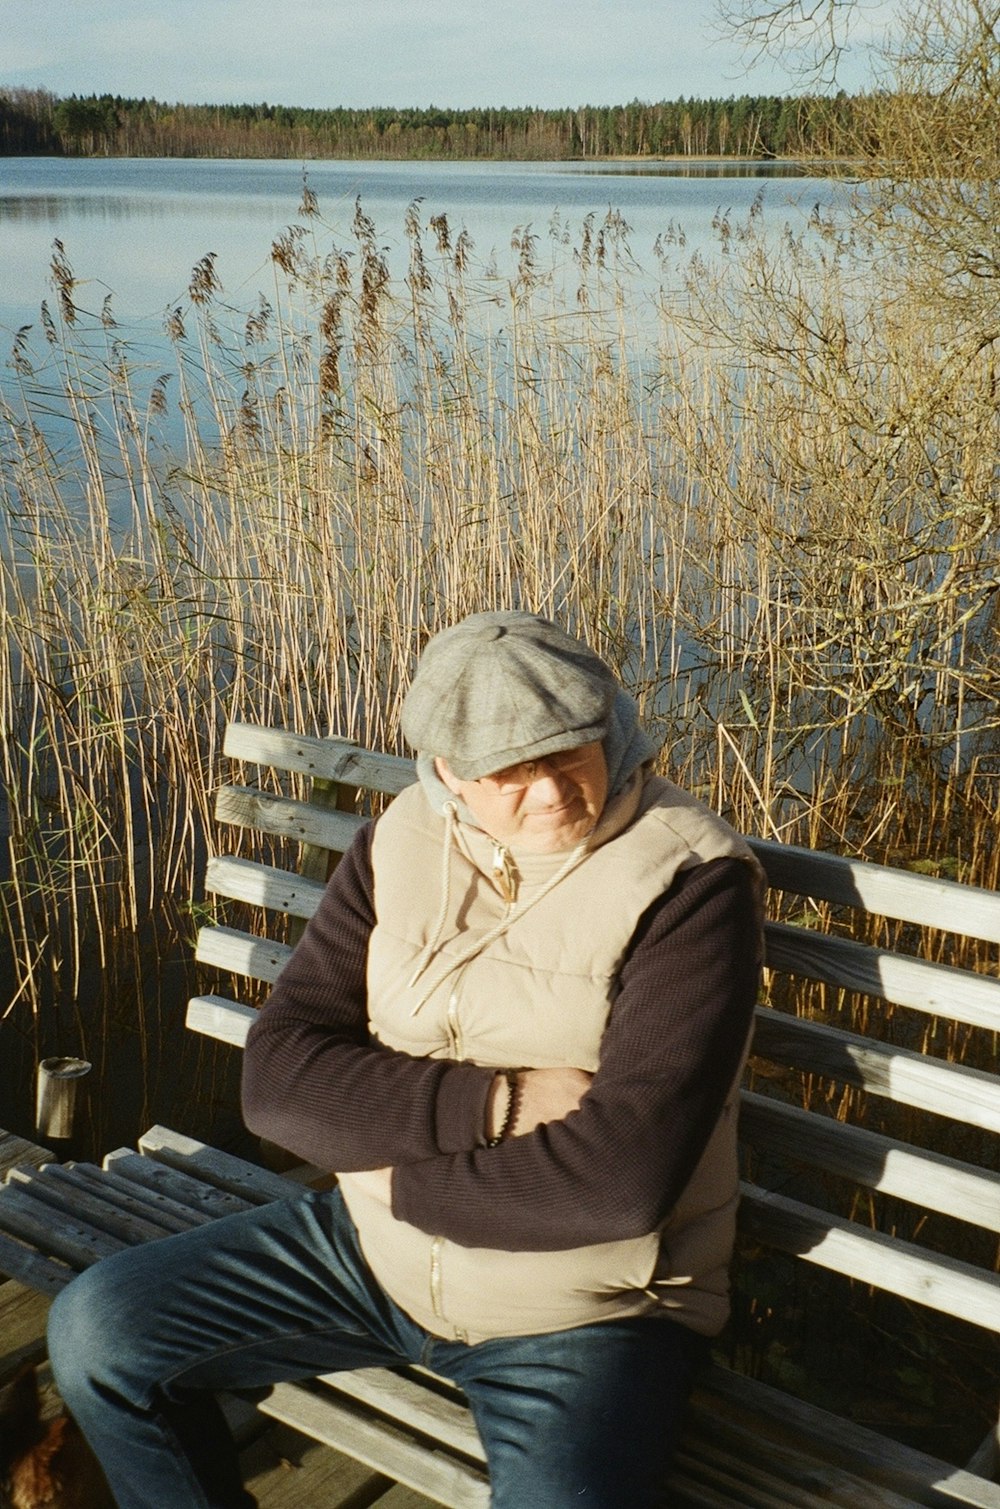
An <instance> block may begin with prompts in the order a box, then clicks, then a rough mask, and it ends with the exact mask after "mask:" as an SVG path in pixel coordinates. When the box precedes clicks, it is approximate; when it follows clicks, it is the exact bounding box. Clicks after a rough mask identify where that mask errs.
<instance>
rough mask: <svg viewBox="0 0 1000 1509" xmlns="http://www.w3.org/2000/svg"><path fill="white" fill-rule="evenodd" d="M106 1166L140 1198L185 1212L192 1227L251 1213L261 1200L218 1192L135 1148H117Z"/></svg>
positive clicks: (199, 1180)
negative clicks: (159, 1201) (162, 1200)
mask: <svg viewBox="0 0 1000 1509" xmlns="http://www.w3.org/2000/svg"><path fill="white" fill-rule="evenodd" d="M151 1130H152V1131H155V1130H156V1129H155V1128H154V1129H151ZM147 1135H148V1134H147ZM104 1166H105V1168H108V1169H112V1170H114V1172H115V1173H116V1174H118V1175H119V1176H120V1177H121V1178H122V1179H125V1180H127V1181H128V1183H129V1185H130V1186H133V1187H134V1188H135V1189H136V1193H137V1196H139V1197H140V1198H142V1197H145V1196H147V1195H148V1196H149V1197H150V1198H153V1199H165V1200H166V1201H167V1202H168V1204H170V1205H172V1206H176V1207H177V1209H178V1210H180V1211H183V1212H186V1213H187V1215H188V1216H189V1225H192V1226H194V1225H197V1224H199V1223H200V1221H201V1220H202V1219H203V1217H205V1216H208V1217H209V1218H210V1219H212V1220H215V1219H217V1218H218V1217H219V1216H227V1215H234V1214H236V1212H238V1211H241V1210H249V1209H250V1208H251V1207H252V1206H253V1205H255V1204H259V1203H260V1202H259V1200H249V1199H245V1198H242V1197H241V1196H240V1195H237V1194H234V1193H233V1192H232V1191H231V1190H228V1189H219V1188H218V1187H216V1186H215V1185H212V1184H210V1183H208V1182H206V1181H205V1180H204V1179H196V1178H194V1177H192V1175H191V1174H189V1173H185V1172H184V1170H183V1169H182V1168H174V1167H170V1166H169V1165H167V1164H166V1163H157V1162H156V1161H155V1159H154V1158H153V1157H148V1158H146V1157H143V1156H142V1155H141V1154H140V1153H137V1152H135V1150H134V1149H132V1148H118V1149H116V1150H115V1151H114V1152H113V1153H108V1154H107V1156H106V1158H105V1159H104ZM248 1167H249V1165H248Z"/></svg>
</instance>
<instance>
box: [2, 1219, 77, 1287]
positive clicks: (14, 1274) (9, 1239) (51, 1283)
mask: <svg viewBox="0 0 1000 1509" xmlns="http://www.w3.org/2000/svg"><path fill="white" fill-rule="evenodd" d="M77 1271H78V1270H77V1269H76V1268H74V1267H73V1266H72V1264H70V1263H64V1262H63V1261H61V1259H59V1258H54V1257H49V1256H48V1255H47V1254H46V1253H45V1252H41V1251H39V1250H38V1248H37V1247H36V1246H34V1245H33V1244H32V1242H31V1241H30V1240H23V1241H22V1240H19V1239H18V1238H17V1237H15V1236H13V1235H12V1234H11V1233H10V1232H7V1231H4V1230H3V1226H2V1222H0V1274H6V1276H7V1277H8V1278H11V1279H16V1280H17V1281H18V1283H21V1284H26V1285H27V1286H28V1288H29V1289H36V1290H37V1291H38V1293H39V1294H45V1295H47V1296H48V1297H49V1298H50V1299H51V1298H52V1297H53V1296H54V1295H56V1294H58V1293H59V1291H60V1290H61V1289H65V1287H66V1285H67V1284H68V1283H69V1281H70V1279H71V1278H74V1277H75V1276H76V1273H77Z"/></svg>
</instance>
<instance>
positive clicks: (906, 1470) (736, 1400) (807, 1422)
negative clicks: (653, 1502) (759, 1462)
mask: <svg viewBox="0 0 1000 1509" xmlns="http://www.w3.org/2000/svg"><path fill="white" fill-rule="evenodd" d="M693 1404H694V1409H695V1411H696V1413H697V1414H698V1415H704V1417H705V1418H706V1419H707V1420H713V1419H722V1418H725V1419H726V1420H727V1421H729V1420H733V1421H736V1422H738V1423H740V1424H750V1425H751V1426H752V1428H753V1430H754V1432H755V1433H756V1434H758V1435H759V1436H760V1437H761V1438H764V1437H765V1436H766V1437H767V1439H769V1440H773V1441H775V1442H779V1443H780V1442H785V1443H790V1444H792V1445H794V1444H795V1443H797V1442H808V1443H809V1449H810V1451H811V1452H812V1454H813V1455H814V1456H815V1457H816V1458H817V1460H819V1461H830V1462H833V1463H834V1464H835V1465H837V1466H844V1467H847V1468H848V1469H849V1470H850V1471H852V1472H855V1473H857V1474H858V1475H859V1476H861V1475H862V1474H864V1475H865V1476H867V1477H868V1478H869V1479H870V1480H871V1482H872V1483H874V1484H877V1485H880V1486H882V1487H888V1488H891V1489H892V1491H894V1492H899V1493H909V1494H911V1495H912V1496H913V1497H914V1499H915V1500H916V1501H917V1502H918V1503H920V1504H926V1505H930V1506H932V1509H954V1506H956V1505H965V1506H968V1509H1000V1484H995V1483H990V1482H987V1481H985V1480H984V1479H982V1478H980V1477H977V1476H976V1475H975V1474H972V1473H969V1472H967V1471H965V1470H964V1469H962V1468H959V1467H953V1466H952V1465H951V1464H950V1463H947V1462H942V1461H940V1460H939V1459H938V1458H937V1457H932V1456H928V1455H927V1454H925V1453H924V1452H919V1451H916V1450H914V1449H913V1448H912V1447H909V1446H903V1445H901V1444H900V1443H899V1442H897V1441H893V1440H892V1439H891V1438H889V1437H888V1436H883V1435H880V1434H879V1433H878V1432H877V1431H873V1430H870V1429H869V1428H868V1427H867V1426H864V1425H858V1424H857V1423H856V1422H854V1421H852V1420H844V1419H842V1418H841V1417H840V1416H839V1415H834V1414H831V1413H830V1412H829V1411H828V1410H823V1409H820V1408H818V1407H817V1406H816V1405H813V1404H807V1403H805V1401H804V1400H801V1399H797V1398H795V1397H794V1395H790V1394H786V1393H784V1392H783V1391H782V1390H780V1389H776V1388H772V1387H771V1386H770V1385H769V1384H766V1383H760V1382H758V1381H757V1380H756V1379H750V1378H745V1377H743V1376H741V1375H740V1374H739V1373H734V1372H732V1371H731V1370H730V1369H729V1368H724V1367H720V1366H717V1365H712V1366H710V1367H708V1368H706V1369H705V1370H704V1372H703V1373H702V1375H701V1376H700V1378H699V1381H698V1384H697V1386H696V1388H695V1393H694V1400H693Z"/></svg>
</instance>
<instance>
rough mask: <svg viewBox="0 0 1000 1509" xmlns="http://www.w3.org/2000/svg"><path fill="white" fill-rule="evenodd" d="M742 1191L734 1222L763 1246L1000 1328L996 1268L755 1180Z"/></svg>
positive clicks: (907, 1297)
mask: <svg viewBox="0 0 1000 1509" xmlns="http://www.w3.org/2000/svg"><path fill="white" fill-rule="evenodd" d="M740 1196H741V1199H740V1226H741V1227H742V1229H743V1230H744V1231H747V1232H749V1233H750V1234H751V1235H752V1236H756V1237H759V1238H760V1239H761V1240H762V1241H766V1242H767V1244H768V1245H769V1246H771V1247H778V1248H779V1249H780V1250H782V1251H784V1252H790V1253H792V1254H794V1255H795V1256H796V1257H802V1258H805V1259H806V1260H807V1261H808V1262H810V1263H818V1264H819V1265H820V1267H823V1268H831V1269H833V1270H834V1272H836V1273H843V1274H846V1275H847V1276H848V1277H849V1278H856V1279H859V1280H860V1281H861V1282H862V1283H864V1284H874V1285H875V1287H876V1288H878V1289H884V1290H885V1291H886V1292H887V1293H889V1294H898V1295H900V1296H901V1297H902V1298H903V1299H909V1300H915V1301H917V1302H918V1303H919V1304H922V1305H929V1306H930V1307H931V1308H932V1309H934V1310H941V1311H943V1313H944V1314H946V1315H955V1316H958V1317H959V1318H960V1319H962V1320H974V1321H975V1323H976V1324H977V1325H979V1326H982V1327H983V1328H984V1329H986V1330H994V1331H997V1332H1000V1279H998V1278H996V1277H995V1275H993V1274H986V1273H984V1271H983V1270H982V1269H979V1268H974V1267H972V1266H971V1264H969V1263H961V1262H959V1261H958V1260H957V1259H956V1258H949V1257H944V1256H942V1255H941V1254H940V1253H927V1252H925V1251H924V1250H923V1249H921V1248H919V1247H914V1246H913V1245H912V1244H910V1243H908V1242H901V1241H900V1240H899V1238H898V1237H888V1236H885V1235H883V1233H882V1232H879V1231H870V1230H867V1229H866V1228H865V1227H862V1226H858V1225H856V1224H855V1223H854V1222H853V1221H847V1220H844V1219H843V1218H842V1217H840V1216H833V1215H830V1214H829V1212H827V1211H825V1210H816V1209H815V1208H814V1207H812V1206H810V1205H803V1204H801V1203H800V1202H799V1201H797V1200H789V1199H788V1198H787V1197H786V1196H785V1195H779V1194H775V1193H774V1192H773V1191H771V1190H764V1189H759V1188H758V1187H757V1186H756V1185H753V1184H743V1185H741V1188H740Z"/></svg>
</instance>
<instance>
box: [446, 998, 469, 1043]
mask: <svg viewBox="0 0 1000 1509" xmlns="http://www.w3.org/2000/svg"><path fill="white" fill-rule="evenodd" d="M447 1022H448V1041H449V1043H450V1045H451V1056H452V1058H455V1059H461V1058H464V1057H465V1043H464V1041H463V1039H462V1024H461V1022H460V1021H459V1020H458V991H457V990H453V991H452V993H451V995H450V996H449V997H448V1012H447Z"/></svg>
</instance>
